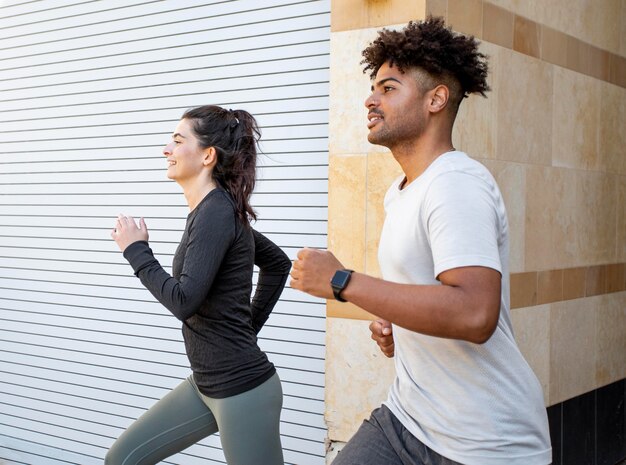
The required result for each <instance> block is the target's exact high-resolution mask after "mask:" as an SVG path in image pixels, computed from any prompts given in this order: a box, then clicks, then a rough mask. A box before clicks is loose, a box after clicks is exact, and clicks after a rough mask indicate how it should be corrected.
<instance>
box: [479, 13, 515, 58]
mask: <svg viewBox="0 0 626 465" xmlns="http://www.w3.org/2000/svg"><path fill="white" fill-rule="evenodd" d="M513 20H514V14H513V13H511V12H510V11H508V10H505V9H503V8H500V7H498V6H495V5H493V4H491V3H489V2H484V3H483V39H484V40H486V41H488V42H491V43H492V44H496V45H501V46H502V47H505V48H508V49H512V48H513Z"/></svg>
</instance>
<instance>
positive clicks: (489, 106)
mask: <svg viewBox="0 0 626 465" xmlns="http://www.w3.org/2000/svg"><path fill="white" fill-rule="evenodd" d="M480 51H481V53H484V54H485V55H487V57H488V62H489V74H488V76H487V83H488V84H489V86H490V87H491V89H492V90H491V91H490V92H487V97H486V98H484V97H482V96H481V95H470V96H469V98H466V99H464V100H463V102H462V103H461V106H460V107H459V112H458V114H457V117H456V120H455V123H454V127H453V131H452V141H453V143H454V146H455V147H456V148H457V149H459V150H462V151H464V152H466V153H467V154H469V155H470V156H472V157H474V158H489V159H495V158H497V154H496V127H497V124H496V123H497V109H498V95H499V93H500V86H499V84H498V82H497V79H498V69H499V66H500V65H499V61H500V52H501V48H500V47H498V46H496V45H493V44H489V43H487V42H481V44H480Z"/></svg>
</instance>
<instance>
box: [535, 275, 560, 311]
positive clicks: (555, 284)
mask: <svg viewBox="0 0 626 465" xmlns="http://www.w3.org/2000/svg"><path fill="white" fill-rule="evenodd" d="M561 300H563V270H560V269H559V270H547V271H539V272H538V273H537V303H538V304H547V303H550V302H559V301H561Z"/></svg>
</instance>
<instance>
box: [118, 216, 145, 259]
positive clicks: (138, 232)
mask: <svg viewBox="0 0 626 465" xmlns="http://www.w3.org/2000/svg"><path fill="white" fill-rule="evenodd" d="M111 237H112V238H113V240H114V241H115V242H116V243H117V246H118V247H119V248H120V250H121V251H122V252H124V250H125V249H126V247H128V246H129V245H130V244H132V243H133V242H137V241H146V242H147V241H148V228H147V227H146V222H145V221H144V219H143V218H140V219H139V226H137V224H136V223H135V219H134V218H133V217H132V216H124V215H122V214H119V215H118V216H117V220H116V222H115V228H114V229H113V231H111Z"/></svg>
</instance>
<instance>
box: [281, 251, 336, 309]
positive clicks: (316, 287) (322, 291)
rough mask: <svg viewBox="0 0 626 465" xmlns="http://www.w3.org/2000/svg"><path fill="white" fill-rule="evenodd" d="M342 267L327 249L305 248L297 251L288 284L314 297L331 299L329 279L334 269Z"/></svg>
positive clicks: (331, 292) (331, 290) (331, 291)
mask: <svg viewBox="0 0 626 465" xmlns="http://www.w3.org/2000/svg"><path fill="white" fill-rule="evenodd" d="M342 269H344V266H343V265H342V264H341V262H340V261H339V260H337V258H335V256H334V255H333V254H332V253H331V252H329V251H328V250H318V249H309V248H305V249H302V250H300V251H299V252H298V258H297V259H296V260H294V262H293V268H292V269H291V281H290V283H289V284H290V286H291V287H292V288H294V289H298V290H300V291H303V292H306V293H308V294H311V295H314V296H316V297H323V298H325V299H333V298H334V296H333V289H332V288H331V287H330V280H331V279H332V277H333V276H334V274H335V271H337V270H342Z"/></svg>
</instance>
